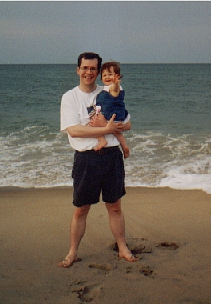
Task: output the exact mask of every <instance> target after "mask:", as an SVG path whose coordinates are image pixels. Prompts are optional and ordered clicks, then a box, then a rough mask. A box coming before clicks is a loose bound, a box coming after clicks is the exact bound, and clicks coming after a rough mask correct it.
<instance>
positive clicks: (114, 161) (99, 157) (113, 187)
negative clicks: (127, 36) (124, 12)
mask: <svg viewBox="0 0 211 304" xmlns="http://www.w3.org/2000/svg"><path fill="white" fill-rule="evenodd" d="M101 63H102V59H101V58H100V56H99V55H98V54H95V53H83V54H81V55H80V56H79V57H78V67H77V74H78V75H79V78H80V84H79V86H77V87H75V88H74V89H72V90H70V91H68V92H66V93H65V94H64V95H63V96H62V101H61V131H65V132H67V133H68V138H69V142H70V145H71V146H72V148H73V149H75V150H76V152H75V155H74V164H73V171H72V177H73V188H74V194H73V204H74V206H75V210H74V214H73V218H72V221H71V225H70V240H71V246H70V251H69V253H68V255H67V256H66V258H65V259H64V260H63V261H62V262H60V263H59V264H58V265H59V266H61V267H65V268H67V267H69V266H71V265H72V264H73V263H74V262H77V261H79V260H81V259H79V258H78V257H77V254H78V248H79V244H80V241H81V239H82V237H83V235H84V233H85V229H86V218H87V215H88V212H89V210H90V207H91V205H92V204H96V203H98V202H99V197H100V193H101V191H102V198H103V201H104V202H105V205H106V208H107V210H108V215H109V223H110V228H111V231H112V233H113V235H114V237H115V238H116V241H117V244H118V248H119V257H121V258H125V259H126V260H127V261H129V262H135V261H137V258H135V257H134V256H133V255H132V254H131V252H130V250H129V249H128V247H127V245H126V242H125V223H124V216H123V213H122V210H121V197H122V196H123V195H124V194H125V188H124V177H125V175H124V163H123V157H122V153H121V151H120V150H119V147H118V146H119V142H118V140H117V139H116V137H115V136H114V135H113V134H115V133H120V132H122V131H125V130H129V129H130V126H131V125H130V121H127V122H125V123H124V124H122V123H115V122H114V118H115V115H113V116H112V118H111V119H110V121H109V122H108V123H106V124H105V123H104V120H103V119H101V118H102V117H101V116H100V115H95V118H94V120H93V122H92V126H90V125H88V124H89V122H90V119H89V111H90V110H91V109H92V106H93V105H94V103H95V98H96V96H97V94H99V93H100V92H101V90H102V89H103V87H100V86H98V85H96V84H95V81H96V79H97V76H98V74H99V73H100V68H101ZM95 120H97V121H96V122H95ZM100 123H101V125H102V127H93V126H95V124H97V125H99V124H100ZM100 136H105V137H106V140H107V142H108V144H107V146H106V147H105V148H102V149H101V150H100V151H95V150H94V147H95V146H96V145H97V138H98V137H100Z"/></svg>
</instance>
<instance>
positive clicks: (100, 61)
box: [78, 52, 102, 71]
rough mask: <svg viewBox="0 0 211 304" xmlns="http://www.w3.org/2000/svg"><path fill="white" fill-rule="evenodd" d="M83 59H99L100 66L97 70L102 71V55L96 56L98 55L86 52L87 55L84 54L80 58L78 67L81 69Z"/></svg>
mask: <svg viewBox="0 0 211 304" xmlns="http://www.w3.org/2000/svg"><path fill="white" fill-rule="evenodd" d="M82 58H84V59H95V58H96V59H97V60H98V65H97V68H98V71H100V69H101V64H102V58H101V57H100V55H98V54H96V53H92V52H86V53H82V54H80V55H79V56H78V67H79V68H80V66H81V61H82Z"/></svg>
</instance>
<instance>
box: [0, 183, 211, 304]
mask: <svg viewBox="0 0 211 304" xmlns="http://www.w3.org/2000/svg"><path fill="white" fill-rule="evenodd" d="M72 190H73V189H72V187H71V186H70V187H57V188H27V189H26V188H18V187H0V194H1V195H0V208H1V214H0V244H1V246H0V254H1V259H2V260H1V262H2V263H1V266H0V267H1V276H0V285H1V291H2V292H1V294H0V302H1V303H8V304H10V303H11V304H12V303H16V302H17V299H18V302H19V303H27V304H28V303H29V304H31V303H33V304H35V303H49V304H54V303H55V304H58V303H60V304H63V303H64V304H65V303H74V304H81V303H86V302H91V303H94V304H108V303H110V304H130V303H134V304H140V303H142V304H155V303H156V304H188V303H204V304H205V303H206V304H207V303H211V291H210V285H211V273H210V268H211V261H210V251H211V243H210V239H211V221H210V216H211V195H209V194H206V193H205V192H204V191H202V190H175V189H171V188H168V187H162V188H161V187H159V188H151V187H126V191H127V194H126V195H125V196H124V197H123V198H122V209H123V212H124V215H125V221H126V241H127V244H128V246H129V247H130V249H131V250H136V252H138V253H137V256H138V257H139V261H138V262H136V263H128V262H126V261H125V260H123V259H119V258H118V253H117V252H116V251H114V250H113V246H114V243H115V240H114V239H113V236H112V234H111V232H110V229H109V223H108V216H107V211H106V208H105V206H104V204H102V203H101V202H100V203H98V204H97V205H94V206H92V208H91V210H90V213H89V216H88V218H87V229H86V234H85V236H84V238H83V239H82V242H81V246H80V249H79V254H78V256H79V257H80V258H82V261H81V262H80V263H74V264H73V266H72V267H70V268H68V269H63V268H60V267H58V266H57V263H58V262H59V261H61V260H62V259H63V258H64V257H65V256H66V254H67V252H68V250H69V222H70V218H71V216H72V212H73V209H74V208H73V206H72ZM137 250H138V251H137Z"/></svg>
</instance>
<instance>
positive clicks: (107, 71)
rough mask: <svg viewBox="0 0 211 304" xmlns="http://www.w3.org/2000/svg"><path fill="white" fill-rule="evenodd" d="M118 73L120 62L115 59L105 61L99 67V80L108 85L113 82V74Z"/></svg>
mask: <svg viewBox="0 0 211 304" xmlns="http://www.w3.org/2000/svg"><path fill="white" fill-rule="evenodd" d="M115 74H116V75H118V76H119V78H122V76H121V75H120V64H119V62H116V61H109V62H105V63H104V64H103V65H102V68H101V80H102V82H103V83H104V84H105V85H110V84H112V83H113V78H114V75H115Z"/></svg>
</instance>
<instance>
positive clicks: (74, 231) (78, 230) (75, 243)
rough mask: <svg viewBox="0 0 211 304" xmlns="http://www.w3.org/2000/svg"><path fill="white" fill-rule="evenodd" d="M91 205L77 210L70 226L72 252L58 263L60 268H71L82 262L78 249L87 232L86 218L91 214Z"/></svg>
mask: <svg viewBox="0 0 211 304" xmlns="http://www.w3.org/2000/svg"><path fill="white" fill-rule="evenodd" d="M89 210H90V205H85V206H83V207H80V208H75V211H74V214H73V218H72V221H71V224H70V243H71V246H70V251H69V253H68V255H67V256H66V258H65V259H64V260H63V261H62V262H60V263H58V266H60V267H64V268H67V267H70V266H71V265H72V264H73V263H74V262H78V261H81V259H79V258H78V257H77V254H78V247H79V245H80V242H81V239H82V237H83V236H84V233H85V230H86V218H87V214H88V213H89Z"/></svg>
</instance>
